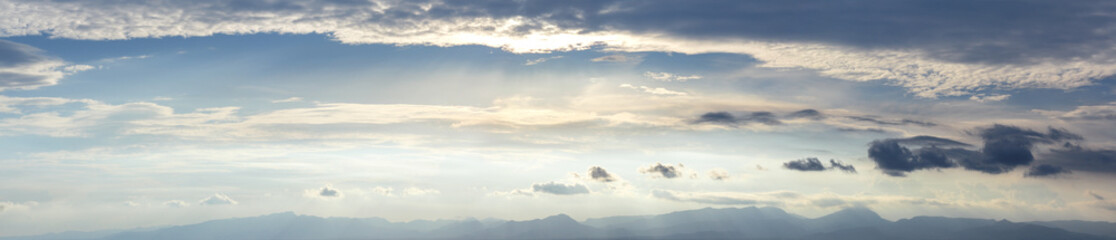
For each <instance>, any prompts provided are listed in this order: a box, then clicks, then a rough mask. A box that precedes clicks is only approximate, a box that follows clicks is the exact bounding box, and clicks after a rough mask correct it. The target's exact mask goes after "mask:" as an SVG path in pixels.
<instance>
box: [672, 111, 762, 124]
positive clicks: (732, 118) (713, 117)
mask: <svg viewBox="0 0 1116 240" xmlns="http://www.w3.org/2000/svg"><path fill="white" fill-rule="evenodd" d="M693 123H694V124H701V123H713V124H720V125H743V124H748V123H760V124H764V125H780V124H783V122H782V121H779V118H778V117H776V116H775V114H774V113H771V112H752V113H748V114H745V115H744V116H739V117H738V116H736V115H733V114H732V113H729V112H708V113H705V114H702V115H701V116H699V117H698V119H697V120H694V121H693Z"/></svg>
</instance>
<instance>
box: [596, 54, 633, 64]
mask: <svg viewBox="0 0 1116 240" xmlns="http://www.w3.org/2000/svg"><path fill="white" fill-rule="evenodd" d="M591 61H593V62H616V63H639V62H642V61H643V57H641V56H634V55H625V54H613V55H608V56H603V57H598V58H594V59H593V60H591Z"/></svg>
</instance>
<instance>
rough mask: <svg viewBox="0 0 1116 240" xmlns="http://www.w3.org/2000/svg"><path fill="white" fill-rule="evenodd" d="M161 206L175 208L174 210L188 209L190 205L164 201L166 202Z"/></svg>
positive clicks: (182, 202) (180, 201) (179, 201)
mask: <svg viewBox="0 0 1116 240" xmlns="http://www.w3.org/2000/svg"><path fill="white" fill-rule="evenodd" d="M163 205H164V206H168V207H176V208H180V207H188V206H190V204H189V203H187V202H185V201H182V200H170V201H166V202H163Z"/></svg>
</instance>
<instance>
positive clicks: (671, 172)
mask: <svg viewBox="0 0 1116 240" xmlns="http://www.w3.org/2000/svg"><path fill="white" fill-rule="evenodd" d="M679 168H682V164H678V167H675V166H671V165H663V164H662V163H655V164H654V165H651V166H648V167H645V168H641V169H640V170H639V172H641V173H647V174H654V175H659V176H662V177H664V178H676V177H678V176H681V175H682V173H681V172H679Z"/></svg>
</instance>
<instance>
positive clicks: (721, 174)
mask: <svg viewBox="0 0 1116 240" xmlns="http://www.w3.org/2000/svg"><path fill="white" fill-rule="evenodd" d="M730 177H731V176H729V173H728V171H727V170H724V169H719V168H718V169H713V170H709V179H713V180H717V181H724V180H728V179H729V178H730Z"/></svg>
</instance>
